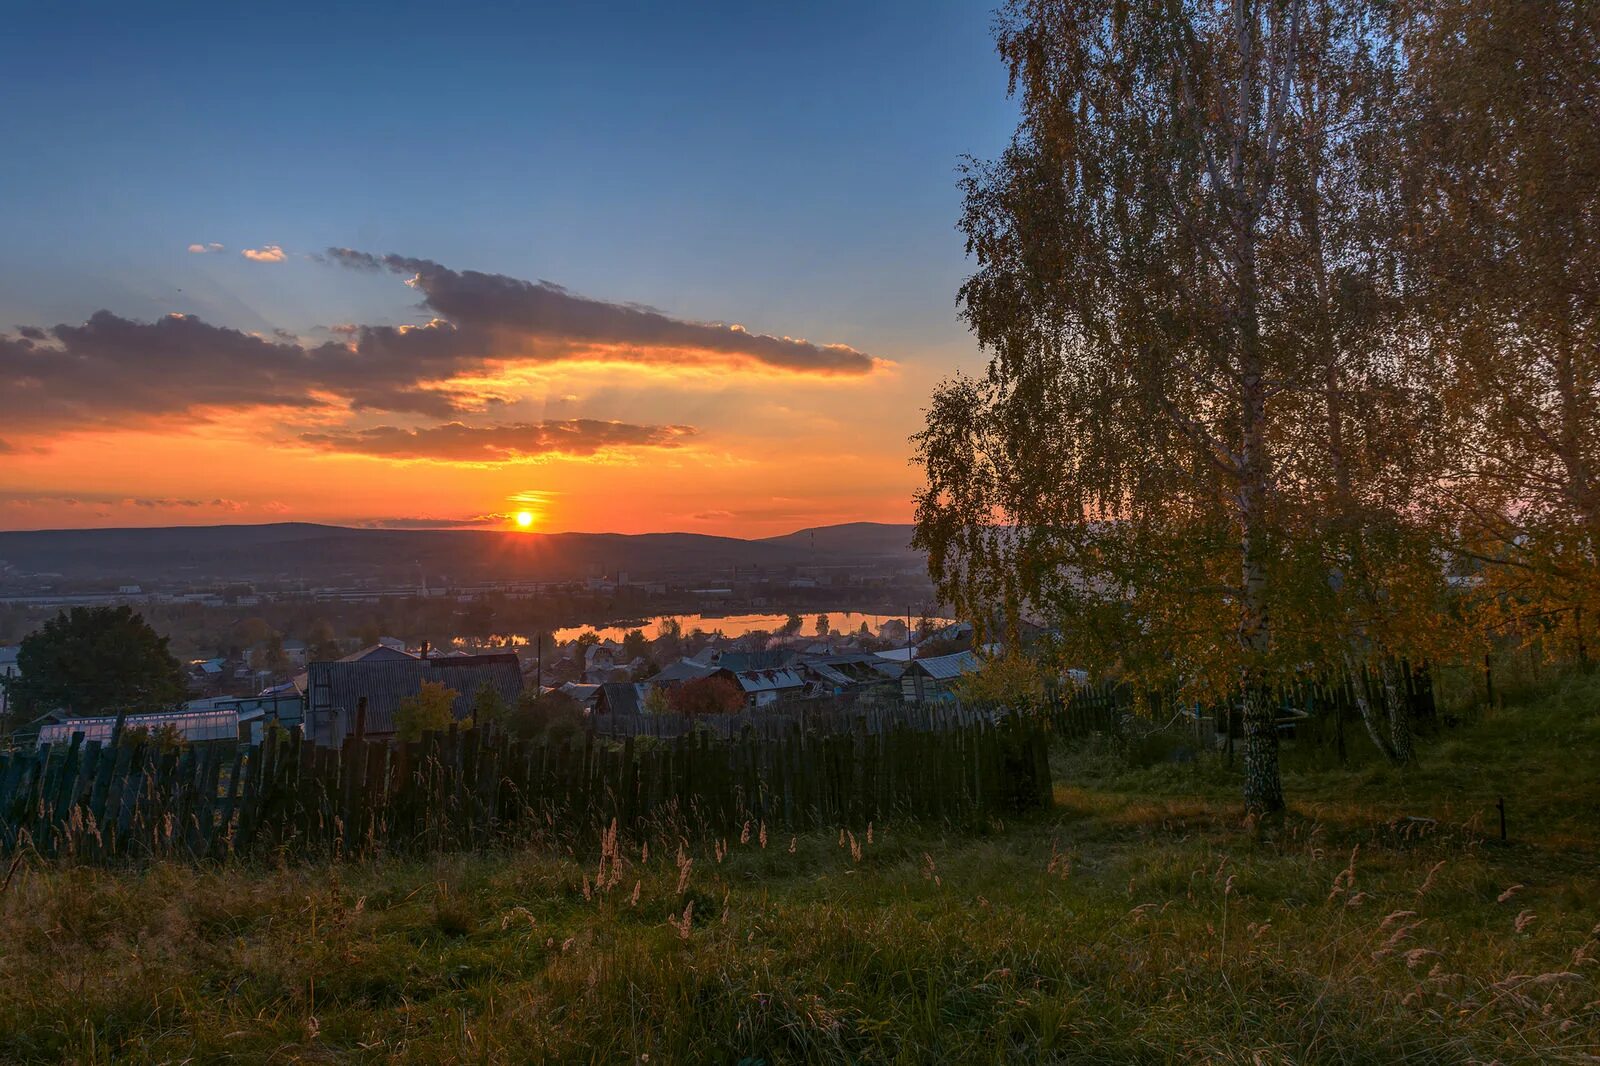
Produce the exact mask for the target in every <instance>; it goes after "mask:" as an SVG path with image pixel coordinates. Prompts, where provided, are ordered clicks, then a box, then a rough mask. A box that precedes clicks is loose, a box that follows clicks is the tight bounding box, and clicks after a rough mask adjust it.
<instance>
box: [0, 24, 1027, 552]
mask: <svg viewBox="0 0 1600 1066" xmlns="http://www.w3.org/2000/svg"><path fill="white" fill-rule="evenodd" d="M991 17H992V16H991V11H990V7H989V5H986V4H981V3H979V4H964V3H954V2H951V3H945V2H937V0H917V2H914V3H899V2H894V3H873V4H858V3H840V4H832V3H814V4H802V5H767V4H748V3H704V4H683V5H665V4H645V3H639V4H610V3H593V4H585V5H565V4H563V5H548V9H546V5H532V4H530V5H517V6H516V9H515V10H510V11H507V10H503V9H501V7H500V5H475V4H452V5H447V6H441V5H438V4H436V3H432V4H415V5H408V4H392V3H391V4H384V5H381V6H370V7H363V6H355V5H322V4H317V5H301V4H296V3H280V4H272V5H217V4H209V3H208V4H194V5H168V4H149V5H129V4H117V5H111V4H105V5H86V4H72V3H23V4H22V5H21V7H20V10H19V9H17V8H13V9H11V10H10V12H9V13H8V18H7V22H8V25H7V28H6V29H5V31H4V39H5V40H6V42H7V45H8V47H7V48H6V53H7V74H6V76H5V78H3V79H0V143H4V144H5V145H6V146H7V150H6V151H5V152H3V153H0V189H3V190H4V194H3V195H0V249H3V251H0V528H6V529H39V528H62V527H86V526H134V525H194V524H209V523H217V522H230V523H231V522H269V521H315V522H333V523H340V524H348V525H373V526H394V527H429V526H484V527H487V528H521V527H519V526H518V525H517V524H516V522H515V519H514V516H516V515H517V514H518V513H519V512H526V513H527V514H529V515H531V516H532V522H531V525H530V528H534V529H540V530H547V531H572V530H584V531H615V532H625V533H637V532H651V531H667V530H687V531H695V532H706V533H717V534H727V535H734V536H765V535H771V534H776V533H782V532H786V531H789V530H793V529H798V528H802V527H805V526H810V525H820V524H830V523H835V522H847V521H887V522H895V521H907V520H909V518H910V515H911V509H912V504H911V495H912V493H913V491H914V490H915V488H916V486H917V484H918V482H919V479H920V471H919V470H918V468H916V467H915V466H914V465H913V464H911V462H910V455H911V446H910V444H909V443H908V437H909V436H910V434H912V433H914V432H915V431H916V430H917V429H918V428H919V427H920V425H921V422H922V418H923V409H924V407H925V405H926V401H927V398H928V395H929V393H930V392H931V390H932V388H933V386H934V385H935V384H936V383H937V382H938V381H939V380H940V379H942V378H944V377H947V376H949V375H950V374H951V373H953V372H954V371H956V370H957V369H958V368H969V369H970V368H972V367H974V366H976V365H977V364H978V353H977V350H976V346H975V343H974V341H973V340H972V338H971V336H970V335H969V334H968V333H967V331H966V330H965V328H964V327H963V325H962V324H961V322H960V321H959V319H958V316H957V306H956V299H955V297H956V290H957V288H958V287H959V286H960V284H961V281H962V280H963V278H964V277H965V275H966V274H967V273H968V272H969V271H970V268H971V265H970V262H969V261H968V260H967V259H966V258H965V255H964V246H963V240H962V237H961V234H960V233H959V232H958V231H957V230H956V228H955V223H956V221H957V219H958V217H959V213H960V193H959V189H958V187H957V180H958V166H959V164H960V162H961V160H962V157H963V156H965V155H969V154H970V155H973V156H976V157H979V158H988V157H993V156H994V155H996V154H998V153H999V152H1000V151H1001V150H1002V149H1003V148H1004V146H1005V143H1006V141H1007V140H1008V138H1009V137H1010V134H1011V130H1012V129H1013V128H1014V126H1015V109H1014V105H1013V104H1012V103H1011V102H1010V101H1008V99H1007V98H1006V83H1005V71H1004V68H1003V67H1002V65H1001V63H1000V61H999V59H998V58H997V57H996V55H995V54H994V50H993V45H992V41H991V38H990V35H989V24H990V20H991Z"/></svg>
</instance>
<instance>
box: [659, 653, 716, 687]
mask: <svg viewBox="0 0 1600 1066" xmlns="http://www.w3.org/2000/svg"><path fill="white" fill-rule="evenodd" d="M716 672H717V668H716V667H715V666H708V665H707V664H705V663H697V662H695V661H694V660H693V659H679V660H678V661H677V662H675V663H668V664H667V665H666V666H664V667H662V668H661V671H660V672H659V673H657V674H656V675H655V676H654V677H647V678H645V684H647V685H673V684H677V683H678V682H680V681H698V680H699V679H700V678H702V677H710V676H711V675H712V674H714V673H716Z"/></svg>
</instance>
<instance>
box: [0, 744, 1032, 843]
mask: <svg viewBox="0 0 1600 1066" xmlns="http://www.w3.org/2000/svg"><path fill="white" fill-rule="evenodd" d="M1048 743H1049V736H1048V732H1047V727H1046V726H1045V725H1044V723H1042V722H1041V721H1040V720H1038V719H1035V718H1025V717H1022V716H1002V717H999V718H998V719H993V720H991V719H990V718H988V717H986V716H982V715H970V716H968V717H967V718H966V719H965V720H963V721H951V722H950V723H948V724H947V727H946V728H942V729H939V730H927V731H918V730H914V729H910V728H896V729H889V730H885V731H879V732H871V731H869V730H868V729H866V728H865V725H864V724H862V725H861V726H860V727H858V728H857V729H856V730H854V731H852V732H827V733H824V732H815V731H806V730H802V729H799V728H797V727H794V728H791V729H790V730H788V731H787V732H786V733H783V734H781V735H765V736H758V735H757V734H756V733H755V731H754V730H751V729H746V730H745V731H744V732H743V733H742V734H740V735H739V736H737V737H734V738H732V739H730V740H725V741H719V740H717V739H715V738H713V737H711V736H709V735H707V734H706V733H704V732H701V733H696V734H690V735H684V736H680V737H676V738H673V739H668V740H658V739H654V738H650V739H644V738H639V739H636V738H632V737H629V738H625V739H621V740H613V739H608V738H605V737H602V736H597V735H596V734H594V733H592V732H591V733H587V734H585V735H584V736H582V737H581V738H577V739H574V740H570V741H564V742H560V743H555V742H546V741H540V740H522V739H518V738H514V737H511V736H508V735H504V734H500V735H495V734H493V733H491V732H490V731H487V730H466V731H462V732H458V731H456V730H455V729H451V730H450V731H449V732H448V733H437V734H430V735H428V736H427V737H425V738H424V739H423V740H421V741H418V742H412V743H407V744H399V745H391V744H388V743H384V742H381V741H367V740H356V739H351V740H349V741H347V742H346V743H345V745H344V746H343V748H341V749H339V750H334V749H328V748H318V747H316V746H314V745H313V744H311V743H309V742H307V741H306V740H305V738H304V737H303V736H302V735H301V733H300V731H299V730H298V728H297V729H295V730H292V731H289V732H287V733H283V732H281V731H274V732H273V733H272V734H270V735H269V737H268V739H267V740H266V741H264V742H263V743H261V744H258V745H239V746H236V747H233V748H231V749H230V748H229V747H227V746H221V745H197V746H192V747H187V748H184V749H182V750H181V751H170V750H161V749H160V748H159V747H158V746H156V744H155V742H154V741H153V740H152V739H151V738H148V737H134V738H131V739H129V740H128V741H127V742H125V743H116V744H106V745H102V744H100V743H99V742H96V741H90V742H87V743H84V742H83V737H82V735H81V734H78V735H75V736H74V737H73V739H72V740H71V742H69V743H66V744H57V745H43V746H40V747H39V748H37V749H31V750H25V751H13V752H10V753H6V754H0V853H16V852H18V851H19V850H24V849H30V848H31V849H33V850H34V851H36V852H37V853H39V854H42V855H46V856H63V857H71V858H74V859H77V860H80V861H86V862H101V863H110V862H115V861H121V860H126V859H139V858H148V857H185V858H207V857H209V858H226V857H229V856H235V855H273V854H283V855H286V856H327V855H333V856H348V857H359V856H369V855H376V854H385V853H425V852H436V851H447V850H456V849H469V848H477V847H483V846H488V845H492V844H496V843H504V842H510V841H514V840H517V839H529V838H532V837H533V836H535V835H544V836H548V835H551V834H554V835H556V836H558V837H559V836H568V835H578V834H584V833H595V832H601V831H604V829H605V828H606V827H607V826H609V825H611V824H612V822H613V820H615V822H616V824H617V825H618V826H620V827H621V828H622V829H623V831H624V832H628V831H639V832H642V831H647V830H649V829H652V828H654V829H663V828H667V827H674V831H681V832H682V833H684V834H690V833H711V834H721V835H726V834H729V833H738V832H740V831H741V829H742V827H744V826H746V825H747V824H761V823H764V824H766V825H768V826H770V827H772V828H773V829H778V828H782V829H788V830H801V829H808V828H815V827H820V826H827V827H834V826H841V827H842V826H864V825H866V824H867V823H868V822H871V821H873V820H877V821H879V822H883V821H886V820H889V819H892V818H899V817H912V818H918V819H933V820H945V821H950V822H959V821H966V820H974V819H982V818H986V817H1004V816H1008V815H1010V814H1013V813H1015V812H1017V811H1020V810H1025V809H1028V808H1032V807H1038V806H1043V805H1047V804H1048V803H1049V801H1050V791H1051V781H1050V768H1049V762H1048V759H1047V750H1048Z"/></svg>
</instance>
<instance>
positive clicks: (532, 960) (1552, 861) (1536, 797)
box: [0, 683, 1600, 1063]
mask: <svg viewBox="0 0 1600 1066" xmlns="http://www.w3.org/2000/svg"><path fill="white" fill-rule="evenodd" d="M1351 743H1352V748H1359V747H1360V746H1361V745H1362V744H1363V743H1364V741H1363V740H1362V738H1360V737H1352V738H1351ZM1597 757H1600V685H1595V684H1593V683H1590V684H1588V685H1579V686H1570V687H1568V688H1567V689H1566V690H1564V691H1563V692H1562V693H1559V694H1558V695H1556V696H1554V697H1550V698H1547V699H1545V700H1543V701H1541V702H1540V703H1538V704H1537V705H1535V706H1530V707H1524V708H1514V709H1511V710H1507V711H1504V712H1501V713H1500V714H1498V715H1496V716H1495V717H1493V718H1491V719H1489V720H1487V721H1485V722H1482V723H1479V724H1477V725H1474V726H1472V727H1470V728H1467V729H1463V730H1461V731H1458V732H1457V733H1455V734H1453V735H1451V736H1449V737H1447V738H1445V739H1443V740H1440V741H1437V742H1435V743H1433V744H1431V745H1429V746H1428V747H1427V748H1426V749H1425V752H1424V755H1423V762H1422V764H1421V765H1420V766H1419V767H1417V768H1415V769H1413V770H1411V771H1410V772H1408V773H1406V774H1400V773H1397V772H1394V771H1392V770H1389V769H1387V768H1383V767H1379V766H1376V765H1373V764H1370V763H1368V764H1365V765H1361V766H1356V767H1353V768H1351V769H1348V770H1340V769H1331V768H1317V767H1313V766H1297V765H1296V763H1297V756H1296V755H1294V754H1290V755H1289V756H1288V761H1289V763H1290V770H1289V772H1288V780H1287V784H1288V786H1289V789H1290V794H1291V797H1292V802H1293V804H1294V806H1295V813H1294V815H1292V816H1291V818H1290V819H1289V820H1288V822H1287V823H1286V824H1285V826H1284V827H1283V829H1282V831H1281V833H1277V834H1274V835H1273V836H1272V837H1271V838H1270V839H1257V838H1253V837H1252V836H1251V834H1249V833H1248V832H1246V831H1244V830H1242V829H1241V828H1240V825H1239V819H1238V804H1237V801H1236V799H1235V795H1236V783H1235V780H1234V778H1233V776H1232V774H1231V773H1230V772H1229V771H1228V769H1227V768H1226V767H1225V766H1224V765H1222V764H1221V763H1220V762H1218V761H1213V760H1211V759H1209V758H1203V759H1202V760H1201V761H1199V762H1197V763H1193V764H1186V765H1171V764H1163V765H1160V766H1155V767H1151V768H1148V769H1144V770H1132V769H1128V768H1126V766H1124V765H1121V764H1120V763H1119V762H1118V761H1117V760H1115V759H1113V758H1111V757H1108V756H1098V757H1097V756H1095V755H1093V754H1092V753H1082V752H1078V753H1072V754H1067V753H1063V754H1062V757H1061V765H1060V767H1059V769H1060V770H1061V771H1062V773H1063V780H1066V781H1068V782H1069V783H1066V784H1061V785H1058V789H1057V800H1058V806H1057V809H1056V810H1055V811H1052V812H1050V813H1049V814H1048V815H1043V816H1038V817H1034V818H1030V819H1027V820H1024V821H1021V822H1019V823H1016V824H1009V825H1005V826H992V827H990V828H989V829H988V830H987V831H986V832H983V833H979V834H973V833H963V834H960V835H955V834H942V833H938V832H935V831H932V830H929V829H926V828H920V829H914V828H911V827H888V828H884V827H876V828H875V830H874V832H873V835H872V839H871V841H870V842H869V841H867V840H866V839H859V840H857V841H856V848H852V847H851V843H850V841H849V840H848V839H846V840H845V841H844V842H843V844H842V845H841V842H840V840H839V839H838V838H836V837H834V836H833V835H831V834H813V835H808V836H805V837H802V838H800V839H799V840H798V841H795V842H794V849H793V851H792V852H791V850H790V841H789V840H788V839H787V838H785V839H772V840H769V841H767V843H766V846H765V847H764V848H763V847H762V846H761V841H760V839H759V834H752V839H751V840H750V841H748V842H746V843H740V842H738V841H729V842H728V849H727V853H726V855H725V856H724V857H723V858H722V860H721V861H720V862H719V861H718V859H717V855H716V853H715V849H714V847H696V848H695V849H693V851H692V854H693V866H692V868H691V869H690V870H689V872H688V874H687V876H684V875H682V874H681V873H680V867H679V865H678V863H677V862H676V861H675V857H674V856H671V855H664V854H662V851H663V850H664V849H663V848H662V847H661V846H660V845H659V844H658V845H657V846H656V849H655V850H656V854H655V855H654V856H652V857H651V858H650V859H649V860H648V861H643V862H641V861H639V859H640V856H639V855H638V853H636V852H634V851H632V850H631V849H630V851H629V854H628V855H627V856H625V857H624V861H623V863H622V868H621V869H620V871H618V878H617V884H616V885H615V886H614V887H610V888H608V889H604V890H597V889H596V888H595V887H594V884H593V882H594V881H595V879H596V873H597V863H598V858H597V857H596V858H590V859H588V860H586V861H585V862H584V863H583V864H582V865H580V864H579V863H577V862H576V861H574V860H573V859H572V858H570V857H567V858H563V857H561V856H560V855H557V854H553V853H552V852H550V851H548V850H545V851H539V850H530V851H527V852H523V853H517V854H509V855H498V856H478V857H471V856H468V857H453V858H448V859H443V860H438V861H434V862H427V863H400V862H394V863H385V864H373V865H365V866H349V865H347V866H321V867H309V868H299V869H288V870H261V869H237V868H236V869H229V870H223V871H199V870H193V869H188V868H182V867H175V866H163V867H157V868H154V869H151V870H149V871H147V872H144V873H141V874H137V875H134V874H108V873H99V872H94V871H88V870H60V869H55V870H48V869H32V868H25V869H22V870H20V871H19V872H18V873H17V875H16V876H15V878H14V879H13V881H12V883H11V884H10V885H9V886H8V887H7V888H6V889H5V890H4V894H3V896H0V1058H3V1059H41V1060H52V1061H53V1060H57V1059H60V1058H74V1059H80V1060H100V1059H107V1060H109V1059H110V1058H112V1057H113V1056H115V1057H116V1058H118V1059H119V1060H139V1059H159V1060H166V1059H181V1058H185V1057H191V1056H192V1057H195V1058H198V1059H201V1060H207V1061H209V1060H216V1059H222V1058H227V1057H234V1058H238V1059H242V1060H260V1059H263V1058H267V1057H269V1056H276V1057H279V1058H295V1057H307V1058H313V1059H315V1058H330V1059H331V1058H350V1059H356V1060H371V1061H386V1060H390V1059H409V1060H414V1061H441V1060H469V1061H489V1062H500V1061H504V1062H521V1061H536V1060H539V1059H549V1060H559V1061H596V1062H627V1061H649V1062H653V1063H682V1062H701V1061H715V1062H730V1063H732V1062H739V1061H742V1060H744V1061H750V1062H757V1061H765V1062H768V1063H778V1062H790V1061H881V1062H930V1061H949V1062H985V1061H1041V1060H1051V1059H1059V1060H1070V1061H1084V1062H1107V1063H1111V1062H1128V1061H1152V1062H1162V1061H1171V1060H1177V1059H1194V1058H1214V1059H1221V1060H1228V1061H1237V1062H1277V1061H1284V1062H1289V1061H1293V1062H1352V1063H1356V1062H1360V1063H1367V1062H1383V1061H1402V1060H1403V1061H1408V1062H1455V1061H1468V1060H1472V1059H1477V1060H1480V1061H1486V1062H1487V1061H1490V1060H1494V1059H1499V1060H1501V1061H1504V1062H1514V1061H1595V1060H1594V1059H1592V1058H1587V1057H1586V1056H1600V966H1597V964H1596V962H1595V957H1596V956H1600V943H1597V937H1600V930H1597V928H1596V924H1595V923H1596V922H1597V921H1600V866H1597V849H1596V840H1597V836H1600V772H1597V768H1596V760H1597ZM1067 775H1070V777H1067ZM1502 794H1503V795H1505V796H1506V797H1507V801H1508V806H1509V810H1510V816H1511V830H1512V843H1511V844H1510V845H1508V846H1502V845H1500V844H1499V843H1498V842H1482V841H1480V839H1479V834H1478V832H1477V830H1479V829H1488V830H1490V833H1491V835H1492V834H1493V833H1494V832H1495V831H1496V828H1495V824H1494V821H1493V818H1494V814H1493V810H1492V805H1493V802H1494V799H1495V797H1496V796H1497V795H1502ZM1407 816H1427V817H1431V818H1434V819H1437V821H1436V822H1435V823H1427V822H1410V821H1405V820H1404V819H1405V818H1406V817H1407ZM1395 819H1401V820H1400V821H1395ZM1358 845H1359V851H1358V852H1357V853H1356V854H1355V855H1354V858H1353V859H1352V852H1353V850H1354V849H1356V848H1357V846H1358ZM857 849H859V857H857V854H856V850H857ZM680 881H682V882H685V883H686V887H685V888H684V890H683V891H682V892H681V893H680V891H679V887H680ZM636 882H637V883H638V885H639V888H638V898H637V902H635V901H634V898H633V893H634V886H635V883H636ZM1517 885H1521V886H1522V887H1520V888H1516V889H1514V890H1513V886H1517ZM690 902H692V903H693V908H692V913H691V914H690V918H689V923H688V927H687V935H684V934H683V930H682V929H681V928H680V927H675V926H673V925H670V924H669V920H670V919H672V918H674V917H676V918H678V919H679V920H680V921H681V918H682V915H683V912H684V909H685V907H686V905H687V904H688V903H690ZM1519 926H1520V928H1519ZM646 1056H648V1059H646Z"/></svg>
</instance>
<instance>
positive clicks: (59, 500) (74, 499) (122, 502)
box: [0, 492, 283, 512]
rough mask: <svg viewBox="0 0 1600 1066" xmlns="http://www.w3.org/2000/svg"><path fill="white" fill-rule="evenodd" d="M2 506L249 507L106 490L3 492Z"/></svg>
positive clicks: (264, 507) (271, 506)
mask: <svg viewBox="0 0 1600 1066" xmlns="http://www.w3.org/2000/svg"><path fill="white" fill-rule="evenodd" d="M0 506H13V507H101V508H104V507H123V508H126V507H136V508H138V509H140V510H145V511H199V510H206V511H227V512H238V511H244V510H247V509H248V507H247V505H246V504H243V503H241V502H239V501H238V500H227V499H222V498H220V497H217V498H213V499H204V498H199V499H182V498H177V497H171V496H158V497H149V496H118V495H115V494H112V493H104V492H80V493H57V492H0ZM257 509H260V510H280V511H281V510H282V509H283V507H282V505H281V504H277V503H271V504H265V505H260V506H258V507H257Z"/></svg>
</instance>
